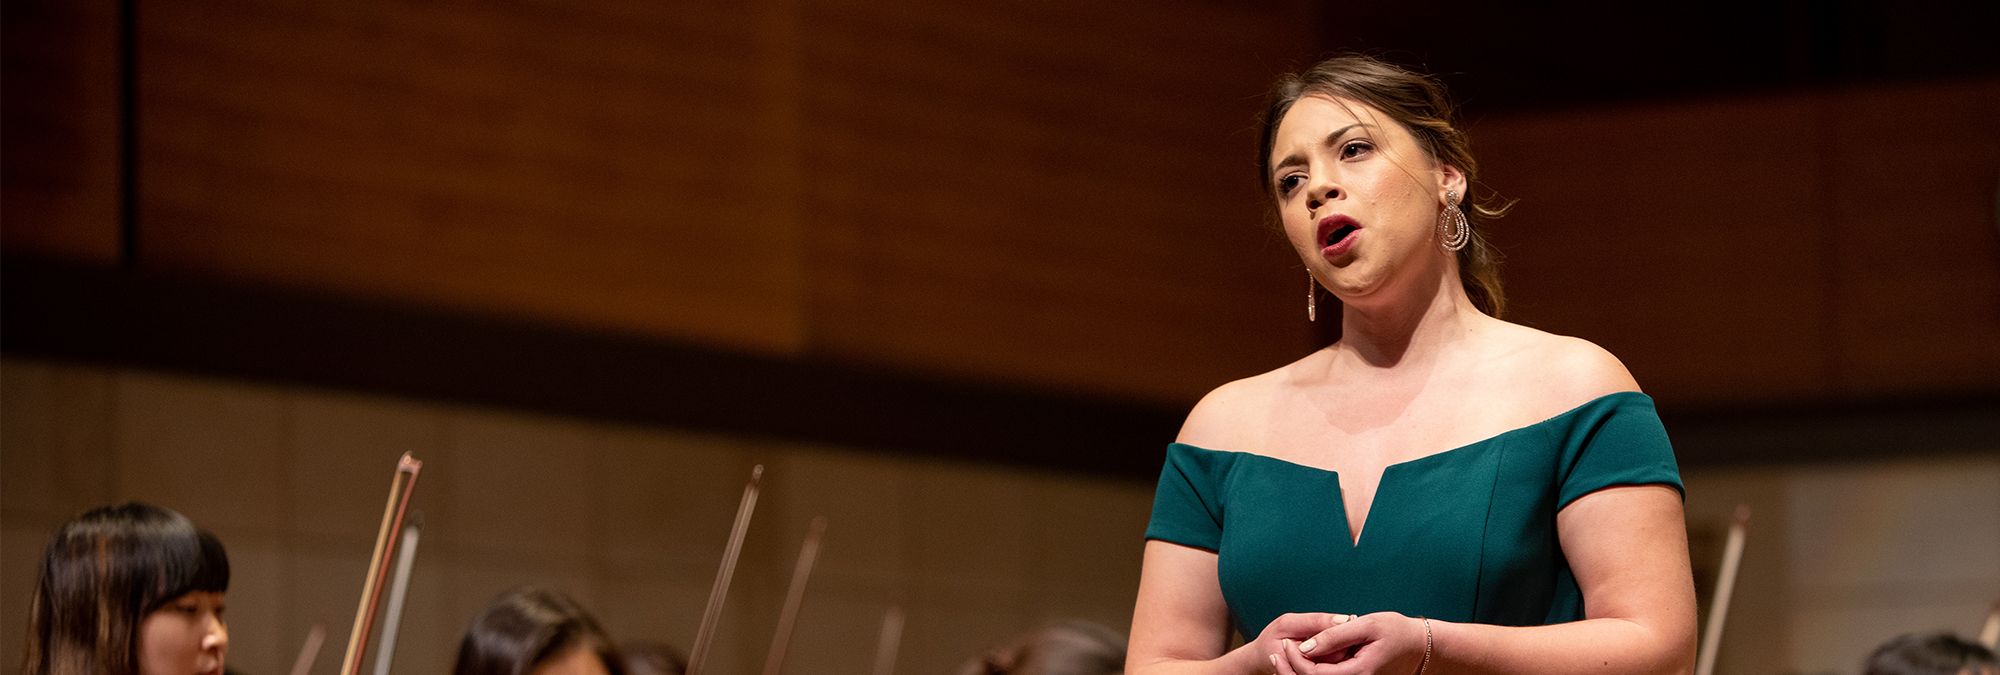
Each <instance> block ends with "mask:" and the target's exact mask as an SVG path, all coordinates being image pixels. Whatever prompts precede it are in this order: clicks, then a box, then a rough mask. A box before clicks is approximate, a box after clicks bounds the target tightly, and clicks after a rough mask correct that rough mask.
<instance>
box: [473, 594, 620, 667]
mask: <svg viewBox="0 0 2000 675" xmlns="http://www.w3.org/2000/svg"><path fill="white" fill-rule="evenodd" d="M578 644H581V645H583V646H585V647H586V648H588V649H590V651H591V652H592V653H594V654H596V655H597V659H598V660H599V661H602V662H603V663H604V669H605V670H606V671H609V672H610V673H611V675H621V674H622V673H624V672H625V668H624V662H623V660H622V659H620V658H619V656H618V652H617V650H616V648H614V647H613V646H612V642H611V638H610V637H608V636H606V635H605V633H604V629H603V628H601V627H599V626H598V624H597V619H596V618H594V617H592V616H591V615H590V612H587V611H585V610H584V609H583V606H582V605H579V604H577V603H576V601H575V600H572V599H570V597H569V596H567V595H564V594H563V593H562V592H561V591H557V590H554V589H548V588H537V587H534V586H522V587H518V588H515V589H512V590H509V591H507V592H505V593H501V594H500V596H499V597H496V598H494V599H493V604H491V605H488V606H487V607H486V609H485V610H483V611H481V612H480V613H479V615H478V616H475V617H473V618H472V625H471V626H469V627H467V628H466V629H465V638H464V639H462V640H460V641H459V643H458V661H457V662H456V663H454V664H453V665H452V668H451V672H452V673H453V675H524V674H525V673H528V672H529V671H532V670H534V669H535V666H537V665H540V664H541V663H542V662H544V661H546V660H548V659H549V658H550V657H553V656H558V655H560V654H561V653H562V652H563V651H564V650H567V649H569V648H570V647H571V646H573V645H578Z"/></svg>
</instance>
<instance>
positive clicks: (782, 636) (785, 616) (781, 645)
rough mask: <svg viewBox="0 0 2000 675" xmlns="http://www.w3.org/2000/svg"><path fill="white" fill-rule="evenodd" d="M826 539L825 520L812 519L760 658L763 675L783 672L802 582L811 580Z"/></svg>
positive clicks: (803, 592) (801, 596) (803, 589)
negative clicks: (775, 626)
mask: <svg viewBox="0 0 2000 675" xmlns="http://www.w3.org/2000/svg"><path fill="white" fill-rule="evenodd" d="M825 536H826V516H819V517H816V518H813V520H812V528H811V529H810V530H808V531H807V532H806V541H805V543H803V544H800V545H799V562H798V564H797V565H795V566H794V567H793V568H792V583H791V585H790V586H789V587H787V588H786V589H785V608H784V610H783V611H780V612H779V613H778V632H777V634H776V635H773V636H771V651H770V652H768V653H766V654H765V655H764V675H778V671H780V670H784V668H785V649H786V648H787V647H789V646H791V644H792V629H793V628H794V627H796V626H797V625H798V623H799V605H800V604H803V603H804V602H805V597H806V582H807V581H808V580H810V579H811V578H812V571H813V564H814V563H816V562H818V561H819V541H820V539H821V538H823V537H825Z"/></svg>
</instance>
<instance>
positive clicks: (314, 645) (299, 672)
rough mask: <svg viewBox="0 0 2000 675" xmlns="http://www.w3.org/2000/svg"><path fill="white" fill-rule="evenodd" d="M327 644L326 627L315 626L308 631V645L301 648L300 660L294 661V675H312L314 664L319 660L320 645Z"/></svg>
mask: <svg viewBox="0 0 2000 675" xmlns="http://www.w3.org/2000/svg"><path fill="white" fill-rule="evenodd" d="M322 642H326V626H322V625H319V624H313V627H312V630H309V631H306V643H305V645H303V646H301V647H299V658H298V659H297V660H294V661H292V675H311V674H312V669H313V662H314V661H318V660H319V645H320V643H322Z"/></svg>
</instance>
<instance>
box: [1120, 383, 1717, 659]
mask: <svg viewBox="0 0 2000 675" xmlns="http://www.w3.org/2000/svg"><path fill="white" fill-rule="evenodd" d="M1646 484H1662V485H1670V486H1673V488H1674V489H1675V490H1677V491H1678V490H1682V489H1683V488H1682V486H1681V479H1680V472H1679V469H1678V467H1677V466H1676V465H1675V462H1674V454H1673V447H1672V445H1671V444H1669V443H1668V441H1667V433H1666V429H1665V428H1664V427H1663V426H1662V425H1661V424H1660V418H1659V414H1658V412H1657V411H1656V410H1655V409H1654V407H1653V399H1652V398H1650V397H1648V396H1646V395H1645V394H1642V393H1638V392H1620V393H1615V394H1609V395H1606V396H1603V397H1600V398H1597V399H1593V400H1591V401H1589V402H1587V403H1584V404H1583V405H1581V406H1578V407H1577V408H1575V409H1573V410H1570V411H1569V412H1565V413H1563V414H1561V415H1557V416H1555V417H1552V418H1549V419H1547V420H1543V421H1541V422H1538V423H1535V424H1533V425H1530V426H1526V427H1521V428H1519V429H1514V430H1512V431H1508V432H1505V433H1502V434H1500V435H1498V436H1494V437H1491V438H1488V439H1485V440H1482V441H1479V442H1476V443H1472V444H1470V445H1466V446H1462V447H1458V448H1453V449H1451V450H1447V451H1444V452H1441V453H1438V454H1435V455H1430V456H1427V457H1422V458H1419V459H1415V460H1411V461H1408V462H1403V463H1401V464H1394V465H1391V466H1389V467H1388V469H1387V470H1385V471H1384V472H1383V474H1382V481H1381V484H1380V486H1379V487H1378V488H1377V491H1376V494H1375V501H1374V504H1373V505H1372V506H1370V507H1369V511H1368V521H1367V523H1366V524H1365V525H1364V526H1363V527H1362V528H1361V538H1360V541H1358V542H1357V541H1355V539H1354V537H1353V536H1351V534H1350V532H1349V528H1348V524H1347V522H1348V518H1347V508H1346V506H1345V505H1344V503H1343V502H1342V500H1341V496H1340V476H1339V474H1337V473H1335V472H1333V471H1328V470H1325V469H1318V468H1313V467H1309V466H1304V465H1300V464H1293V463H1291V462H1286V461H1284V460H1280V459H1274V458H1271V457H1266V456H1263V455H1254V454H1248V453H1242V452H1230V451H1227V450H1223V449H1206V448H1198V447H1194V446H1191V445H1186V444H1181V443H1175V444H1173V445H1170V446H1168V447H1167V460H1166V466H1165V467H1164V468H1163V469H1162V470H1161V471H1160V484H1159V488H1158V491H1157V492H1156V493H1155V494H1154V497H1153V518H1152V522H1151V523H1150V524H1149V525H1148V526H1147V528H1146V538H1147V539H1157V540H1160V541H1166V542H1172V543H1175V544H1181V545H1184V546H1192V547H1195V548H1200V549H1206V550H1209V551H1214V552H1215V553H1216V554H1217V568H1218V569H1217V576H1218V577H1219V579H1218V581H1219V582H1220V583H1221V586H1222V594H1223V597H1224V598H1225V600H1227V602H1228V603H1229V613H1230V616H1231V617H1232V618H1233V619H1234V621H1235V623H1236V628H1237V630H1239V631H1240V632H1241V633H1242V634H1243V635H1246V636H1255V635H1257V634H1258V633H1260V632H1262V631H1263V629H1264V626H1265V625H1267V624H1269V623H1270V622H1271V620H1272V619H1275V618H1277V617H1278V615H1280V614H1284V613H1287V612H1336V613H1341V614H1367V613H1370V612H1378V611H1395V612H1400V613H1402V614H1405V615H1408V616H1425V617H1432V618H1437V619H1444V620H1447V621H1459V622H1471V623H1484V624H1494V625H1502V626H1533V625H1546V624H1552V623H1562V622H1565V621H1575V620H1578V619H1582V618H1583V616H1584V606H1583V593H1582V591H1580V590H1579V589H1578V588H1577V584H1576V578H1575V577H1574V576H1573V575H1572V574H1571V572H1570V568H1569V565H1568V563H1567V562H1566V561H1565V560H1564V558H1563V552H1562V547H1561V545H1560V544H1559V543H1558V541H1557V539H1556V512H1558V511H1561V510H1562V508H1563V507H1565V506H1568V505H1569V504H1570V502H1573V501H1576V500H1577V499H1578V498H1580V497H1582V496H1584V495H1587V494H1590V493H1591V492H1593V491H1596V490H1599V489H1603V488H1606V487H1612V486H1618V485H1646Z"/></svg>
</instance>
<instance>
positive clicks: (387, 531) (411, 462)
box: [340, 452, 424, 675]
mask: <svg viewBox="0 0 2000 675" xmlns="http://www.w3.org/2000/svg"><path fill="white" fill-rule="evenodd" d="M423 468H424V463H423V462H419V461H417V460H416V458H414V457H411V456H410V453H407V452H405V453H403V458H402V459H400V460H397V462H396V473H395V474H394V475H391V476H390V477H389V503H388V505H387V506H384V507H382V527H381V528H380V529H378V530H376V532H375V552H374V553H373V554H372V555H370V556H369V558H368V577H367V578H366V579H364V580H363V581H362V583H361V606H360V607H357V608H355V610H354V630H353V631H352V632H350V633H348V634H347V654H346V655H345V656H343V657H342V658H341V661H340V675H361V660H362V658H363V657H364V656H366V654H367V651H368V634H369V630H370V629H371V628H373V627H374V625H375V608H376V606H377V605H378V604H379V603H380V602H381V601H382V581H383V577H384V576H385V575H387V574H388V573H389V566H388V564H387V562H388V560H389V556H390V555H391V554H393V553H394V552H395V549H396V542H395V539H394V538H393V537H391V536H390V535H391V534H394V533H396V532H397V531H399V530H401V529H402V528H403V516H404V514H405V513H407V512H408V511H409V508H410V490H411V488H414V487H416V485H417V473H418V472H420V471H422V470H423Z"/></svg>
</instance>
